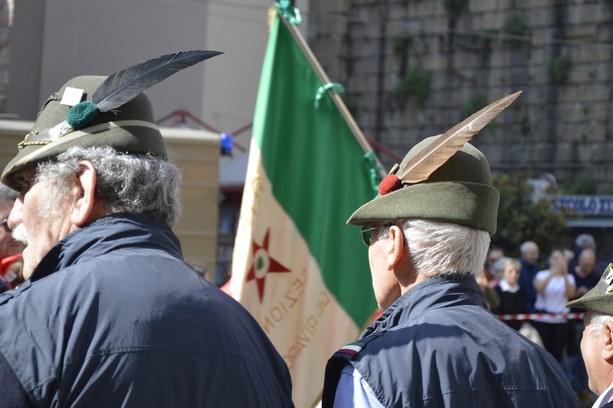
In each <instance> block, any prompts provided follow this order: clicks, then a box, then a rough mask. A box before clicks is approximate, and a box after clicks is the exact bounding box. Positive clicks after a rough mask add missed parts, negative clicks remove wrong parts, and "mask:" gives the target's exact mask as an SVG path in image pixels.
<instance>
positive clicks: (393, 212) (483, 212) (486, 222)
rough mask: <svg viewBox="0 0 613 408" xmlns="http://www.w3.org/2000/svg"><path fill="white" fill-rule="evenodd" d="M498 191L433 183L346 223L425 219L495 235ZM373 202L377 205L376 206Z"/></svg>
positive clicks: (389, 198) (382, 201)
mask: <svg viewBox="0 0 613 408" xmlns="http://www.w3.org/2000/svg"><path fill="white" fill-rule="evenodd" d="M499 199H500V195H499V193H498V190H496V189H495V188H493V187H491V186H488V185H486V184H481V183H472V182H458V181H448V182H445V181H443V182H435V183H420V184H414V185H410V186H406V187H404V188H401V189H399V190H396V191H394V192H391V193H389V194H386V195H384V196H377V197H376V198H375V199H374V200H373V201H371V202H369V203H367V204H365V205H363V206H362V207H360V208H358V209H357V210H356V211H355V212H354V213H353V214H352V215H351V217H350V218H349V220H348V221H347V223H348V224H355V225H363V224H368V223H377V222H381V221H386V220H393V219H427V220H432V221H440V222H449V223H452V224H459V225H466V226H468V227H473V228H477V229H482V230H486V231H488V232H489V233H490V234H494V233H495V232H496V217H497V212H498V201H499ZM375 202H376V204H375Z"/></svg>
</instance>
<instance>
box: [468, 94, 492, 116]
mask: <svg viewBox="0 0 613 408" xmlns="http://www.w3.org/2000/svg"><path fill="white" fill-rule="evenodd" d="M486 105H487V97H486V96H485V95H484V94H483V93H482V92H480V91H474V92H473V93H471V94H470V98H468V102H466V105H464V116H465V117H469V116H470V115H472V114H473V113H475V112H477V111H478V110H479V109H481V108H484V107H485V106H486Z"/></svg>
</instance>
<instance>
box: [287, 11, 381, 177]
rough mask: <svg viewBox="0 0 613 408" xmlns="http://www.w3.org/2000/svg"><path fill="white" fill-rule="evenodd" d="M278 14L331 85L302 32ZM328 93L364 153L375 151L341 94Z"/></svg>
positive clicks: (307, 56) (378, 163)
mask: <svg viewBox="0 0 613 408" xmlns="http://www.w3.org/2000/svg"><path fill="white" fill-rule="evenodd" d="M278 14H279V18H280V19H281V21H283V24H285V26H286V27H287V28H288V30H289V32H290V33H291V34H292V36H293V37H294V39H295V40H296V43H297V44H298V46H299V47H300V49H301V50H302V52H303V53H304V55H305V56H306V58H307V60H308V61H309V63H310V64H311V66H312V67H313V70H314V71H315V73H316V74H317V76H318V77H319V80H320V81H321V82H322V83H323V84H324V85H326V84H329V83H330V78H328V75H327V74H326V72H325V71H324V69H323V68H322V66H321V65H320V64H319V61H318V60H317V57H315V54H313V51H311V47H309V45H308V44H307V43H306V41H305V40H304V38H303V37H302V34H300V31H298V28H296V26H295V25H294V24H291V23H290V22H288V21H287V19H286V18H285V17H284V16H283V15H282V14H281V13H278ZM328 92H329V94H330V97H331V98H332V101H333V102H334V104H335V105H336V107H337V108H338V110H339V111H340V113H341V115H342V116H343V118H344V119H345V121H346V122H347V126H349V129H350V130H351V133H352V134H353V136H354V137H355V138H356V140H357V141H358V143H359V144H360V146H361V147H362V149H363V150H364V152H365V153H369V152H372V151H373V149H372V147H371V146H370V144H369V143H368V140H366V137H365V136H364V134H363V133H362V130H360V127H359V126H358V124H357V123H356V122H355V120H354V119H353V116H351V113H350V112H349V110H348V109H347V107H346V106H345V103H344V102H343V100H342V99H341V97H340V96H339V94H338V93H336V92H335V91H334V90H329V91H328ZM373 157H374V160H375V164H376V168H377V171H378V172H379V175H380V176H381V178H383V177H385V176H386V175H387V173H386V172H385V169H384V168H383V166H382V165H381V162H380V161H379V158H378V157H377V156H376V155H373Z"/></svg>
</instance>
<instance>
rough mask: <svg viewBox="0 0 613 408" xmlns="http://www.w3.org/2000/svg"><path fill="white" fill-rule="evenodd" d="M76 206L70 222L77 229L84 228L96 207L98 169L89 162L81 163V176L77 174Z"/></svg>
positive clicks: (82, 161) (83, 161)
mask: <svg viewBox="0 0 613 408" xmlns="http://www.w3.org/2000/svg"><path fill="white" fill-rule="evenodd" d="M76 181H77V185H76V187H75V188H76V190H77V191H76V193H75V194H76V197H75V204H74V206H73V208H72V212H71V214H70V220H71V221H72V223H73V224H74V225H76V226H77V227H82V226H83V225H85V224H87V223H88V222H89V221H90V217H91V216H92V211H93V210H94V207H95V205H96V202H95V194H94V193H95V191H96V169H94V165H93V164H92V163H91V162H89V161H87V160H81V161H80V162H79V174H77V180H76Z"/></svg>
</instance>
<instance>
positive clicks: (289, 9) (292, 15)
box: [277, 0, 302, 25]
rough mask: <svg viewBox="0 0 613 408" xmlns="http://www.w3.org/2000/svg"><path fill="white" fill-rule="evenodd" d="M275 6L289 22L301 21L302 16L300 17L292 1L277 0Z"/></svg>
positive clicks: (296, 22)
mask: <svg viewBox="0 0 613 408" xmlns="http://www.w3.org/2000/svg"><path fill="white" fill-rule="evenodd" d="M277 6H278V8H279V12H280V13H281V15H283V17H284V18H285V19H286V20H287V21H288V22H289V23H290V24H294V25H297V24H300V23H302V17H300V10H298V9H297V8H296V7H294V2H293V1H292V0H277Z"/></svg>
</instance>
